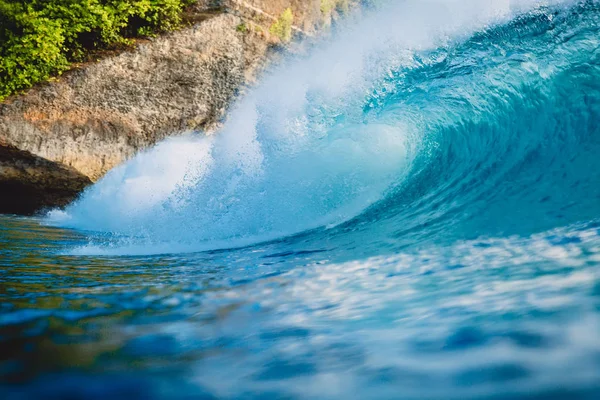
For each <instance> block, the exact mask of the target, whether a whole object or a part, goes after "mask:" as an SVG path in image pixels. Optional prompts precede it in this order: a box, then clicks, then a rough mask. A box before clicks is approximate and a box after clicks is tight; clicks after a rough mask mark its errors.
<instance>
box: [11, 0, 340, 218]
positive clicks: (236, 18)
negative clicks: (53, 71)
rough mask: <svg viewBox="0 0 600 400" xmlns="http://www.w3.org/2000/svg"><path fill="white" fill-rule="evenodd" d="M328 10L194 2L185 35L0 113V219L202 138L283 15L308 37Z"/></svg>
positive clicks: (313, 3)
mask: <svg viewBox="0 0 600 400" xmlns="http://www.w3.org/2000/svg"><path fill="white" fill-rule="evenodd" d="M332 2H333V3H332ZM329 3H332V4H334V5H335V4H337V3H340V4H342V3H344V4H345V3H346V2H345V1H343V0H342V1H341V2H340V1H339V0H247V1H242V0H221V1H206V0H205V1H199V2H198V4H197V5H196V7H195V8H194V9H192V10H191V12H190V13H189V14H190V15H188V16H187V17H188V18H189V19H190V20H192V21H194V22H195V24H194V25H193V26H190V27H188V28H185V29H182V30H180V31H177V32H174V33H170V34H168V35H165V36H162V37H159V38H155V39H152V40H147V41H145V42H140V43H138V44H137V46H136V47H135V48H134V49H132V50H130V51H127V52H124V53H122V54H119V55H115V56H111V57H107V58H104V59H102V60H100V61H98V62H97V63H92V64H89V65H85V66H80V67H78V68H75V69H73V70H72V71H71V72H69V73H67V74H65V75H64V76H63V77H61V78H60V79H57V80H55V81H53V82H49V83H46V84H44V85H40V86H38V87H36V88H34V89H32V90H30V91H29V92H27V93H25V94H23V95H18V96H13V97H12V98H9V99H7V100H6V101H4V102H3V103H0V197H1V199H0V213H22V214H28V213H34V212H36V211H38V210H40V209H41V208H43V207H54V206H62V205H64V204H66V203H68V202H69V201H71V200H73V199H74V198H75V197H76V196H77V194H78V193H80V192H81V190H82V189H83V188H84V187H85V186H86V185H88V184H90V183H91V182H93V181H95V180H97V179H99V178H100V177H102V175H103V174H105V173H106V172H107V171H108V170H110V169H111V168H113V167H114V166H116V165H118V164H120V163H122V162H123V161H125V160H127V159H128V158H130V157H131V156H133V155H134V154H135V153H136V152H138V151H140V150H141V149H144V148H147V147H149V146H152V145H153V144H155V143H156V142H158V141H160V140H162V139H164V138H165V137H166V136H169V135H174V134H179V133H181V132H183V131H189V130H210V129H211V128H212V127H214V126H215V124H217V123H218V122H219V121H220V120H221V119H222V118H223V116H224V113H225V111H226V109H227V107H228V105H229V104H230V103H231V101H232V100H233V99H234V98H235V96H236V94H237V93H238V92H239V90H240V89H241V88H243V87H244V86H245V85H247V84H248V83H249V82H251V81H252V80H253V79H254V78H255V77H256V75H257V73H258V72H259V71H260V69H261V68H262V66H263V65H264V64H265V60H267V59H268V58H269V54H270V53H272V51H271V49H272V48H273V47H274V45H277V43H278V40H279V39H278V38H277V37H273V36H274V35H273V29H270V28H271V27H272V26H273V24H276V23H278V19H279V18H280V16H281V15H283V13H284V12H286V10H288V9H291V10H292V12H293V16H294V19H293V23H292V27H291V29H292V30H293V33H295V35H299V36H302V35H304V36H312V35H314V33H315V32H316V31H318V29H319V28H320V27H321V26H323V25H326V24H327V21H328V18H330V15H331V14H332V13H333V11H331V10H330V7H329V6H330V4H329ZM325 6H326V7H325ZM269 31H271V33H269ZM275 36H276V35H275Z"/></svg>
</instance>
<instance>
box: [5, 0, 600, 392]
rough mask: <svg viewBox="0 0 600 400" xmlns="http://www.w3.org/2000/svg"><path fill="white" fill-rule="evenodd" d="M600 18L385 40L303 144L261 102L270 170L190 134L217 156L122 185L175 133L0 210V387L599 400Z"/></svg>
mask: <svg viewBox="0 0 600 400" xmlns="http://www.w3.org/2000/svg"><path fill="white" fill-rule="evenodd" d="M599 27H600V5H599V4H598V2H596V1H582V2H568V4H567V5H565V4H560V5H550V6H539V7H534V8H531V9H528V10H527V11H526V12H523V13H518V14H515V15H514V16H511V17H510V18H508V19H505V20H502V21H501V23H496V24H486V25H485V26H482V27H480V28H478V29H476V30H475V31H474V32H470V33H469V34H468V35H463V36H460V35H459V36H457V37H456V38H454V39H452V40H448V41H442V42H440V43H436V44H435V46H433V47H431V46H430V47H429V48H422V49H416V50H415V49H413V51H412V52H411V53H410V57H409V58H410V62H405V61H399V59H396V58H386V57H383V59H384V61H382V63H383V65H384V66H385V68H384V69H383V70H382V71H383V72H382V73H381V74H379V73H378V74H377V76H376V79H372V80H370V81H369V82H368V85H367V86H365V87H361V90H360V91H358V92H359V94H356V93H354V96H355V97H353V98H346V99H344V101H342V102H341V104H333V103H332V102H331V101H330V99H327V98H326V95H325V94H324V92H323V91H319V90H317V89H310V90H308V91H307V92H306V95H303V96H302V97H303V99H304V100H305V101H306V102H308V106H306V105H305V106H302V107H304V108H302V107H301V108H302V110H301V111H300V113H301V115H302V116H303V117H302V118H299V117H298V116H297V114H294V115H293V118H292V117H290V119H289V120H286V121H288V122H290V121H294V124H291V123H290V124H289V125H285V126H286V128H285V129H287V130H289V132H292V133H294V132H295V133H297V132H298V131H297V130H296V129H300V128H298V127H299V126H300V127H303V128H306V132H309V133H310V134H307V133H306V132H304V131H302V134H298V135H297V136H290V135H291V133H290V135H288V136H286V138H289V137H294V141H293V142H292V141H291V140H288V139H285V140H284V139H279V140H278V139H277V136H276V135H275V133H274V132H275V131H277V128H276V127H277V126H284V125H281V123H282V121H281V120H279V119H278V118H275V117H276V116H278V115H279V114H276V113H272V112H271V111H270V108H269V107H271V106H273V107H277V109H278V110H281V108H282V107H283V106H282V105H281V104H279V103H278V104H275V105H268V104H267V105H261V107H264V108H261V109H260V110H259V112H257V115H258V116H254V117H253V118H254V119H253V120H254V121H258V122H256V124H255V127H256V130H255V132H254V135H255V136H253V137H252V140H248V143H247V146H246V145H244V146H242V147H240V148H235V151H233V153H235V154H241V155H242V156H243V155H246V156H247V155H249V154H252V155H256V154H259V153H256V152H255V147H254V146H255V145H256V143H258V144H259V145H260V146H258V148H260V155H261V157H260V158H256V159H254V158H253V159H252V162H256V164H252V165H251V166H250V167H248V164H243V163H242V164H240V163H237V162H234V163H231V162H230V159H229V158H228V157H229V155H230V154H232V152H231V151H230V149H231V148H230V147H228V146H229V145H230V143H229V142H226V141H225V142H222V143H221V142H215V143H211V144H210V146H212V147H210V146H209V145H208V144H206V146H205V145H204V143H205V142H202V141H199V142H196V139H190V140H192V141H191V142H189V143H188V142H184V144H185V146H184V147H185V148H190V147H189V146H197V147H193V148H194V149H197V152H195V153H194V154H198V153H199V152H201V151H204V150H203V149H205V148H206V149H209V151H208V153H207V154H209V153H210V157H211V160H213V161H211V163H212V164H210V163H209V162H208V161H206V165H204V164H202V162H200V164H201V165H202V168H200V167H198V170H197V171H196V172H197V176H196V175H194V177H191V175H190V174H189V171H187V172H186V175H185V177H186V180H185V182H188V183H189V182H190V181H193V183H189V185H188V184H185V185H184V184H181V183H178V184H177V185H174V186H173V188H170V189H169V193H175V192H176V193H177V195H176V196H172V197H168V198H165V199H161V200H160V201H158V200H156V201H155V200H154V199H151V200H152V203H150V202H146V203H144V199H140V200H139V203H138V205H139V207H140V208H141V207H142V206H144V207H146V206H147V207H148V211H147V212H146V211H144V212H145V214H144V212H142V211H140V213H139V214H135V213H133V214H132V213H131V210H130V209H129V208H127V207H126V205H124V204H126V202H127V201H128V200H127V199H128V198H127V197H125V196H122V197H118V196H120V195H118V194H119V193H125V192H126V190H128V189H127V188H132V187H134V186H135V185H136V184H137V183H136V182H138V183H139V182H147V181H140V180H139V179H138V178H139V175H137V174H139V172H137V170H136V169H135V168H137V167H136V165H138V166H139V165H145V164H143V162H146V161H144V160H150V162H155V163H160V162H161V161H157V160H158V159H159V157H160V156H161V155H162V154H165V152H167V153H166V154H168V151H173V148H174V147H168V148H167V150H164V148H163V150H160V149H159V150H157V151H156V152H154V153H149V154H146V155H144V156H142V157H145V158H141V159H137V161H136V160H134V161H133V162H132V163H131V164H127V165H126V166H125V167H124V169H120V170H117V171H116V172H114V173H112V175H109V176H108V177H107V178H106V180H104V181H101V182H100V183H99V184H98V185H96V186H95V187H94V188H92V189H90V190H89V191H88V192H86V194H84V196H83V197H82V198H81V199H80V200H79V201H78V202H76V203H75V204H74V205H72V206H70V207H68V208H67V210H65V211H64V213H65V214H66V215H67V217H64V215H62V214H61V215H62V217H63V218H66V219H64V220H60V219H57V217H56V213H54V214H53V216H51V217H39V218H17V217H11V216H4V217H0V349H1V351H0V398H3V399H11V400H12V399H34V398H49V399H96V398H98V399H106V398H128V399H138V398H139V399H205V398H206V399H211V398H219V399H253V398H264V399H296V398H298V399H302V398H304V399H313V398H322V399H332V398H343V399H354V398H356V399H364V398H382V399H505V398H515V399H597V398H600V157H599V156H598V155H599V154H600V123H599V122H600V34H599V29H600V28H599ZM386 51H388V52H389V49H388V50H386ZM398 54H400V50H398ZM405 59H406V57H405V56H403V58H402V60H405ZM378 65H379V66H381V65H380V64H378ZM373 70H374V71H376V72H377V71H378V70H377V68H375V67H374V69H373ZM363 89H364V90H363ZM290 107H291V106H290ZM241 109H242V111H243V107H242V108H241ZM242 111H239V112H240V113H241V112H242ZM288 111H289V109H286V113H288ZM235 115H239V114H234V116H235ZM286 115H288V116H289V115H291V114H286ZM244 121H246V120H244ZM299 121H300V122H302V123H300V122H299ZM296 122H298V124H295V123H296ZM303 124H304V125H303ZM242 125H244V124H242ZM290 126H291V128H290ZM274 127H275V128H274ZM400 128H401V129H400ZM282 129H283V128H282ZM285 129H284V130H285ZM234 131H235V132H237V131H236V130H234ZM286 132H288V131H286ZM231 135H233V134H231ZM311 135H313V136H311ZM224 137H227V136H226V135H225V136H224ZM233 137H235V136H233ZM235 138H236V141H235V142H236V143H239V142H240V141H243V140H245V139H244V137H235ZM306 138H308V139H306ZM399 139H401V140H404V139H406V140H407V141H406V142H403V141H402V142H401V143H402V144H401V145H399V144H398V143H399V142H398V141H397V140H399ZM186 140H187V139H186ZM198 140H200V139H198ZM201 140H204V139H201ZM215 140H217V139H215ZM303 140H306V141H303ZM368 142H371V143H375V144H374V145H373V146H372V147H369V146H370V144H368ZM190 143H194V144H193V145H192V144H190ZM244 143H245V142H244ZM169 146H172V145H169ZM177 146H179V145H177ZM176 148H177V149H179V147H176ZM365 148H366V150H365ZM386 148H387V149H392V150H393V151H392V152H389V153H388V152H385V151H384V150H385V149H386ZM249 149H250V150H249ZM400 150H402V151H401V152H400ZM400 153H401V154H400ZM332 154H333V155H335V157H334V156H332V157H331V159H328V158H327V155H332ZM378 155H379V156H378ZM397 155H398V156H400V155H401V158H396V156H397ZM206 157H209V156H208V155H207V156H206ZM207 159H208V158H207ZM202 160H204V159H202ZM311 160H312V161H314V162H313V163H312V164H311V162H310V161H311ZM136 163H137V164H136ZM140 163H142V164H140ZM209 164H210V165H213V166H214V165H217V166H219V169H218V171H217V172H214V171H212V170H209V169H207V168H209ZM160 165H162V164H160ZM194 165H196V164H194ZM257 166H258V167H257ZM313 167H314V168H313ZM249 170H251V171H253V172H252V173H249V172H248V171H249ZM198 171H199V172H198ZM206 171H208V172H206ZM257 171H258V172H257ZM159 172H160V173H162V170H161V171H159ZM203 177H205V178H203ZM134 178H135V179H134ZM136 179H138V180H136ZM202 179H205V180H204V181H203V180H202ZM234 182H235V184H234ZM286 185H287V186H286ZM142 186H143V185H142ZM142 186H140V187H142ZM135 187H136V188H137V186H135ZM153 187H154V186H153ZM136 190H137V189H136ZM153 190H154V189H153ZM161 190H162V189H161ZM305 191H308V192H307V194H306V195H305ZM115 193H117V195H118V196H117V197H111V196H116V195H115ZM136 193H138V192H136ZM246 196H247V197H246ZM275 196H276V197H275ZM111 198H112V199H113V202H112V203H111V202H110V201H109V200H107V199H111ZM145 200H148V199H147V198H146V199H145ZM148 201H149V200H148ZM134 204H135V203H134ZM332 215H333V216H334V217H332ZM57 221H58V222H57ZM315 221H320V222H319V223H316V224H313V222H315ZM288 228H289V229H288ZM232 232H233V233H232ZM228 244H230V245H229V246H228ZM140 249H141V250H143V251H140ZM184 250H186V251H184ZM192 250H193V251H192ZM140 254H141V255H140Z"/></svg>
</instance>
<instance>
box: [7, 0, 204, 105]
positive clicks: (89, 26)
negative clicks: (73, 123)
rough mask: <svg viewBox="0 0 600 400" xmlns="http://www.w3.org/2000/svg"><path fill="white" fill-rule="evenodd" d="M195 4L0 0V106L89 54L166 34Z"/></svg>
mask: <svg viewBox="0 0 600 400" xmlns="http://www.w3.org/2000/svg"><path fill="white" fill-rule="evenodd" d="M193 2H194V0H0V101H1V100H3V99H4V98H6V97H7V96H9V95H10V94H12V93H15V92H18V91H20V90H23V89H27V88H29V87H31V86H32V85H34V84H35V83H38V82H41V81H44V80H46V79H48V78H50V77H51V76H53V75H57V74H60V73H62V72H64V71H65V70H67V69H68V68H69V66H70V64H71V63H72V62H78V61H83V60H85V57H86V55H88V54H89V53H90V51H93V50H101V49H106V48H110V47H111V46H115V45H121V44H128V43H130V39H131V38H135V37H139V36H147V35H150V34H153V33H156V32H161V31H168V30H171V29H174V28H176V27H177V26H178V25H179V24H180V23H181V13H182V11H183V8H184V7H185V6H186V5H189V4H191V3H193Z"/></svg>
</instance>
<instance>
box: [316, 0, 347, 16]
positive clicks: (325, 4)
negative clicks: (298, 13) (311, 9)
mask: <svg viewBox="0 0 600 400" xmlns="http://www.w3.org/2000/svg"><path fill="white" fill-rule="evenodd" d="M348 8H349V3H348V0H321V13H322V14H323V15H326V16H328V15H330V14H331V13H332V12H333V11H334V10H338V11H340V12H342V13H345V12H347V11H348Z"/></svg>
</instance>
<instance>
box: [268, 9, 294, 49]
mask: <svg viewBox="0 0 600 400" xmlns="http://www.w3.org/2000/svg"><path fill="white" fill-rule="evenodd" d="M293 22H294V13H293V12H292V9H291V8H287V9H286V10H285V11H284V12H283V13H282V14H281V15H280V16H279V18H278V19H277V21H275V22H273V24H272V25H271V27H270V28H269V32H270V33H271V35H274V36H277V37H278V38H279V39H280V40H281V41H282V42H289V41H290V40H291V39H292V24H293Z"/></svg>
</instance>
